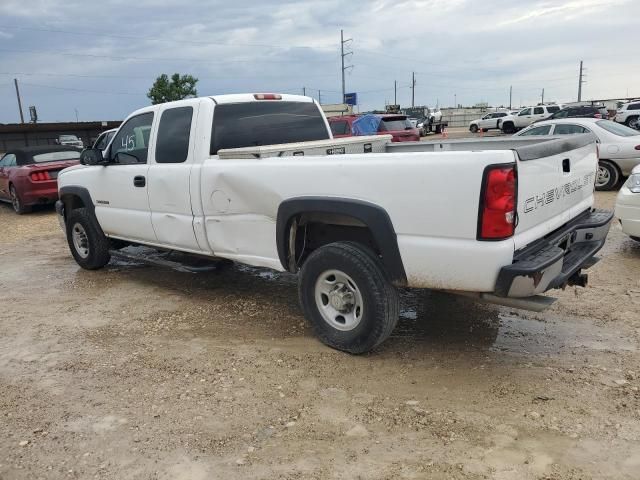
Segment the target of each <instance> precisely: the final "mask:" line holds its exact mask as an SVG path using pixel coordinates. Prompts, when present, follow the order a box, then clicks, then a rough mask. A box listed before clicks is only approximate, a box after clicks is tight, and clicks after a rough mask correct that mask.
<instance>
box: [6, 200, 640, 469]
mask: <svg viewBox="0 0 640 480" xmlns="http://www.w3.org/2000/svg"><path fill="white" fill-rule="evenodd" d="M614 198H615V195H614V194H599V195H598V203H599V204H600V205H601V206H607V207H611V205H612V203H613V200H614ZM0 225H1V226H2V234H1V237H0V291H1V292H2V293H0V299H1V303H0V305H1V309H0V327H1V329H2V335H1V337H0V416H1V417H0V418H1V422H0V478H1V479H3V480H7V479H12V480H13V479H27V478H28V479H36V478H47V479H62V478H83V479H85V478H98V479H118V480H121V479H159V480H161V479H189V480H191V479H193V480H199V479H254V478H256V479H258V478H259V479H273V478H286V479H306V478H314V479H315V478H319V479H320V478H322V479H324V478H332V479H334V478H335V479H347V478H349V479H351V478H361V479H398V478H408V479H421V478H429V479H481V478H491V479H583V480H584V479H603V478H604V479H625V478H628V479H637V478H639V476H640V474H639V473H638V472H640V393H639V391H638V388H639V387H640V352H639V344H640V244H637V243H635V242H633V241H632V240H630V239H628V238H627V237H626V236H624V235H623V234H622V233H621V231H620V229H619V227H618V225H614V226H613V228H612V231H611V234H610V237H609V241H608V243H607V245H606V247H605V248H604V250H603V253H604V260H603V261H602V262H600V263H599V264H598V265H596V266H595V267H594V268H593V269H592V274H591V278H590V281H591V284H590V286H589V287H588V288H586V289H580V290H577V289H573V288H572V289H568V290H567V291H565V292H559V295H558V296H559V297H560V301H559V302H557V304H556V305H555V306H554V307H553V308H552V309H551V310H550V311H548V312H545V313H544V314H536V315H531V314H525V313H522V312H519V311H514V310H510V309H506V308H500V307H494V306H487V305H482V304H477V303H474V302H472V301H468V300H461V299H458V298H456V297H451V296H446V295H442V294H433V293H429V292H421V291H405V292H403V295H402V314H401V320H400V323H399V326H398V328H397V330H396V332H395V333H394V335H393V336H392V338H391V339H390V340H389V341H387V342H386V343H385V344H383V346H382V347H381V348H380V349H379V350H377V351H376V352H374V353H372V354H370V355H367V356H362V357H354V356H349V355H346V354H343V353H339V352H336V351H333V350H330V349H329V348H326V347H324V346H323V345H321V344H320V343H318V342H317V341H316V340H315V339H314V338H313V336H312V335H311V332H310V331H309V329H308V328H307V326H306V325H305V323H304V321H303V318H302V316H301V313H300V309H299V307H298V305H297V301H296V283H295V278H294V277H292V276H290V275H281V274H273V273H271V272H269V271H265V270H259V269H247V268H240V267H230V268H228V269H225V270H224V271H221V272H216V273H209V274H200V275H190V274H183V273H176V272H172V271H167V270H162V269H156V268H151V267H144V266H139V265H131V264H125V263H112V264H111V265H109V267H108V268H106V269H105V270H102V271H97V272H87V271H83V270H80V269H79V268H78V267H77V265H76V264H75V263H74V261H73V260H72V258H71V256H70V254H69V252H68V249H67V246H66V243H65V240H64V239H63V236H62V234H61V232H60V231H59V228H58V225H57V222H56V219H55V214H54V212H53V211H52V209H45V210H40V211H39V212H36V213H34V214H31V215H26V216H23V217H18V216H16V215H14V214H13V213H12V212H11V210H10V208H9V207H8V206H5V205H0Z"/></svg>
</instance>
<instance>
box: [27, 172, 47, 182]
mask: <svg viewBox="0 0 640 480" xmlns="http://www.w3.org/2000/svg"><path fill="white" fill-rule="evenodd" d="M31 180H33V181H34V182H44V181H45V180H51V176H50V175H49V172H34V173H32V174H31Z"/></svg>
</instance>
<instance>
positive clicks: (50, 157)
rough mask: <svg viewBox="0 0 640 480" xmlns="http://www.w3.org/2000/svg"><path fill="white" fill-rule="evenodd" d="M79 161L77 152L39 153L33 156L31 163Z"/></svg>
mask: <svg viewBox="0 0 640 480" xmlns="http://www.w3.org/2000/svg"><path fill="white" fill-rule="evenodd" d="M79 159H80V152H78V151H77V150H69V151H63V152H47V153H39V154H37V155H34V156H33V161H34V162H35V163H46V162H58V161H61V160H79Z"/></svg>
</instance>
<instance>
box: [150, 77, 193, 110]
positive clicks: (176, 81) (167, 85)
mask: <svg viewBox="0 0 640 480" xmlns="http://www.w3.org/2000/svg"><path fill="white" fill-rule="evenodd" d="M196 83H198V79H197V78H195V77H193V76H191V75H180V74H179V73H174V74H173V75H171V79H169V77H168V76H167V75H166V74H165V73H163V74H162V75H160V76H159V77H158V78H156V81H155V82H153V85H152V87H151V88H150V89H149V93H147V97H149V98H150V99H151V103H152V104H153V105H157V104H158V103H165V102H173V101H175V100H182V99H183V98H187V97H197V96H198V92H197V91H196Z"/></svg>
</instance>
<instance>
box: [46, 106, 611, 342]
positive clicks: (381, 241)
mask: <svg viewBox="0 0 640 480" xmlns="http://www.w3.org/2000/svg"><path fill="white" fill-rule="evenodd" d="M389 140H390V138H384V137H381V136H372V137H353V138H340V139H333V138H332V136H331V130H330V129H329V125H328V123H327V120H326V119H325V117H324V114H323V113H322V110H321V109H320V107H319V105H318V104H317V103H316V102H315V101H314V100H313V99H311V98H308V97H302V96H295V95H278V94H237V95H218V96H211V97H203V98H195V99H188V100H181V101H178V102H170V103H164V104H161V105H154V106H149V107H146V108H143V109H140V110H138V111H136V112H134V113H133V114H131V115H130V116H129V117H128V118H127V119H126V120H125V121H124V122H123V124H122V125H121V126H120V128H119V129H118V131H117V133H116V134H115V135H114V137H113V139H112V140H111V143H110V145H109V146H108V147H107V148H106V150H104V152H103V151H101V150H100V149H86V150H84V151H83V153H82V155H81V165H78V166H75V167H71V168H68V169H66V170H64V171H63V172H62V173H61V174H60V175H59V177H58V184H59V198H60V200H59V201H58V203H57V204H56V210H57V213H58V215H59V220H60V223H61V226H62V228H63V229H64V231H65V233H66V237H67V241H68V244H69V248H70V250H71V254H72V255H73V258H74V259H75V261H76V262H77V263H78V264H79V265H80V266H81V267H82V268H85V269H90V270H92V269H99V268H101V267H104V266H105V265H106V264H107V263H108V262H109V261H110V258H111V257H112V256H117V255H118V254H124V253H122V252H123V251H126V250H127V249H140V248H142V249H145V248H146V249H148V250H150V251H153V252H156V253H158V252H171V253H172V254H173V253H176V252H177V254H178V255H179V256H180V257H181V258H188V257H192V258H198V259H202V258H207V259H226V260H231V261H234V262H239V263H243V264H247V265H251V266H258V267H267V268H270V269H274V270H277V271H282V272H284V271H286V272H291V273H295V274H297V275H298V284H299V300H300V304H301V307H302V311H303V312H304V315H305V317H306V318H307V319H308V321H309V322H310V323H311V325H312V326H313V328H314V331H315V332H316V334H317V336H318V337H319V338H320V340H321V341H323V342H324V343H326V344H327V345H329V346H331V347H333V348H336V349H340V350H344V351H347V352H351V353H363V352H367V351H369V350H371V349H373V348H375V347H376V346H377V345H379V344H380V343H381V342H383V341H384V340H385V339H386V338H387V337H388V336H389V335H390V334H391V332H392V330H393V329H394V327H395V325H396V322H397V320H398V314H399V300H398V289H399V288H403V287H412V288H427V289H437V290H442V291H447V292H453V293H457V294H461V295H468V296H473V297H476V298H478V299H481V300H484V301H488V302H493V303H498V304H504V305H509V306H512V307H515V308H525V309H532V310H542V309H544V308H545V307H546V306H548V305H549V304H550V303H551V302H552V301H553V299H551V298H549V297H546V296H543V295H540V294H542V293H543V292H545V291H547V290H550V289H554V288H564V287H565V286H567V285H580V286H584V285H585V283H586V274H584V273H582V270H583V269H585V268H588V267H590V266H591V265H593V264H594V263H595V262H596V257H594V255H595V254H596V252H597V251H598V250H599V249H600V248H601V247H602V246H603V244H604V242H605V237H606V235H607V232H608V230H609V226H610V223H611V219H612V213H611V212H608V211H602V210H595V209H593V208H592V207H593V202H594V194H593V191H594V180H595V175H596V170H597V166H598V156H597V148H596V143H595V139H594V138H593V137H592V136H591V135H589V134H584V135H572V136H571V137H567V138H562V139H557V138H544V139H538V138H533V137H529V138H491V139H483V140H480V139H469V140H450V141H441V140H438V141H434V142H406V143H391V142H390V141H389ZM131 245H133V246H131ZM140 246H142V247H140ZM194 268H195V267H194ZM185 269H187V271H189V268H188V266H185Z"/></svg>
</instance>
